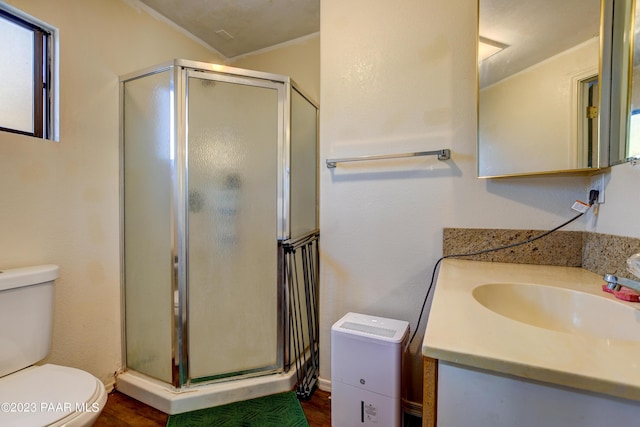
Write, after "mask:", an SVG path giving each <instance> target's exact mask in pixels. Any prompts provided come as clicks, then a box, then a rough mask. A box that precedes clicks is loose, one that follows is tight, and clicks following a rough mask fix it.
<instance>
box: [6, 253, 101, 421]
mask: <svg viewBox="0 0 640 427" xmlns="http://www.w3.org/2000/svg"><path fill="white" fill-rule="evenodd" d="M57 277H58V267H57V266H54V265H47V266H37V267H28V268H19V269H10V270H3V271H0V324H2V325H10V327H4V328H0V426H12V427H19V426H24V427H27V426H29V427H40V426H55V427H62V426H65V427H76V426H78V427H79V426H83V427H84V426H91V425H92V424H93V423H94V422H95V421H96V419H97V418H98V416H99V415H100V412H101V411H102V409H103V408H104V405H105V403H106V401H107V393H106V390H105V388H104V385H103V384H102V382H101V381H100V380H98V379H97V378H96V377H94V376H93V375H91V374H89V373H88V372H85V371H82V370H80V369H76V368H71V367H66V366H59V365H53V364H45V365H35V364H36V363H37V362H38V361H40V360H42V359H44V358H45V357H46V356H47V354H48V352H49V343H50V340H51V326H52V322H53V282H54V280H55V279H56V278H57Z"/></svg>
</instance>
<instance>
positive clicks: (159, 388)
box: [116, 368, 296, 415]
mask: <svg viewBox="0 0 640 427" xmlns="http://www.w3.org/2000/svg"><path fill="white" fill-rule="evenodd" d="M295 383H296V370H295V368H292V369H291V370H289V372H286V373H282V374H269V375H263V376H259V377H252V378H244V379H237V380H230V381H224V382H217V383H212V384H205V385H195V386H190V387H186V388H183V389H176V388H174V387H172V386H170V385H168V384H166V383H163V382H161V381H158V380H156V379H153V378H151V377H148V376H146V375H144V374H141V373H139V372H135V371H131V370H129V371H125V372H123V373H122V374H119V375H118V377H117V378H116V389H117V390H118V391H119V392H121V393H124V394H126V395H127V396H130V397H133V398H134V399H136V400H139V401H140V402H143V403H145V404H147V405H149V406H152V407H154V408H156V409H158V410H159V411H162V412H164V413H166V414H169V415H174V414H180V413H183V412H189V411H195V410H198V409H204V408H211V407H213V406H220V405H226V404H227V403H233V402H239V401H242V400H249V399H255V398H257V397H262V396H268V395H270V394H275V393H283V392H285V391H290V390H293V388H294V386H295Z"/></svg>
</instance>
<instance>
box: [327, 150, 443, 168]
mask: <svg viewBox="0 0 640 427" xmlns="http://www.w3.org/2000/svg"><path fill="white" fill-rule="evenodd" d="M418 156H438V160H449V159H450V158H451V150H449V149H448V148H443V149H442V150H434V151H417V152H415V153H401V154H382V155H379V156H360V157H345V158H342V159H327V160H326V162H327V167H328V168H335V167H336V165H337V164H338V163H346V162H360V161H365V160H383V159H399V158H403V157H418Z"/></svg>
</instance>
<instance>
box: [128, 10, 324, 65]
mask: <svg viewBox="0 0 640 427" xmlns="http://www.w3.org/2000/svg"><path fill="white" fill-rule="evenodd" d="M140 1H141V2H142V3H144V4H146V5H147V6H148V7H150V8H151V9H153V10H155V11H156V12H158V13H160V14H161V15H163V16H164V17H166V18H167V19H169V20H170V21H172V22H174V23H176V24H177V25H179V26H180V27H182V28H184V29H185V30H187V31H188V32H190V33H191V34H193V35H195V36H196V37H198V38H199V39H201V40H202V41H204V42H206V43H207V44H208V45H210V46H211V47H213V48H214V49H216V50H217V51H218V52H220V53H221V54H222V55H224V56H225V57H227V58H233V57H236V56H240V55H244V54H247V53H250V52H255V51H257V50H260V49H264V48H267V47H271V46H275V45H277V44H280V43H284V42H288V41H291V40H294V39H297V38H299V37H303V36H306V35H309V34H313V33H317V32H319V31H320V0H140Z"/></svg>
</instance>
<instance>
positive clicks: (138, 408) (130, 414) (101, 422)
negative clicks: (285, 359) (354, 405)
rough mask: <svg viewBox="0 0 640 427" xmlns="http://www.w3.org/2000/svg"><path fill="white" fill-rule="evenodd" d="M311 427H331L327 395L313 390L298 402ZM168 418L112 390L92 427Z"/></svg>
mask: <svg viewBox="0 0 640 427" xmlns="http://www.w3.org/2000/svg"><path fill="white" fill-rule="evenodd" d="M300 403H301V404H302V409H303V410H304V414H305V415H306V417H307V420H308V421H309V425H310V426H311V427H331V399H330V394H329V393H327V392H325V391H322V390H316V391H315V392H314V393H313V396H311V399H310V400H309V401H306V402H305V401H301V402H300ZM167 418H169V416H168V415H167V414H165V413H164V412H160V411H158V410H157V409H154V408H152V407H150V406H147V405H145V404H144V403H141V402H139V401H137V400H135V399H133V398H131V397H129V396H126V395H124V394H122V393H119V392H117V391H114V392H112V393H110V394H109V398H108V399H107V404H106V405H105V407H104V410H103V411H102V413H101V414H100V417H99V418H98V420H97V421H96V423H95V424H94V427H115V426H119V427H127V426H131V427H133V426H136V427H138V426H140V427H158V426H162V427H164V426H166V424H167Z"/></svg>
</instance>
